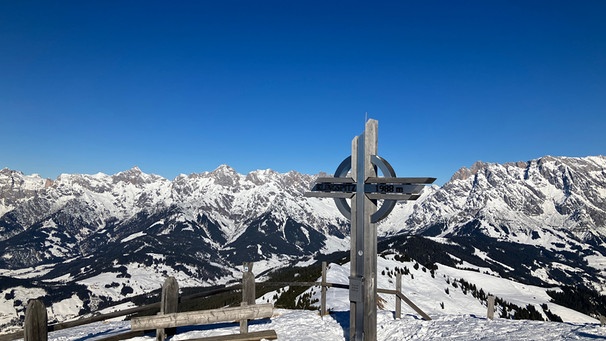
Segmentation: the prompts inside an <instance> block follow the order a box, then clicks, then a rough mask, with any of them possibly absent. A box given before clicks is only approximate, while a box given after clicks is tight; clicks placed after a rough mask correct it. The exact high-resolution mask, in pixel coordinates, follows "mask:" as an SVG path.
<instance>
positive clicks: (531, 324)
mask: <svg viewBox="0 0 606 341" xmlns="http://www.w3.org/2000/svg"><path fill="white" fill-rule="evenodd" d="M431 317H432V320H431V321H424V320H421V319H419V318H418V317H417V316H414V315H406V316H404V317H403V318H401V319H394V318H393V314H392V312H390V311H379V313H378V314H377V340H380V341H384V340H385V341H391V340H394V341H395V340H460V341H467V340H483V339H489V340H495V341H498V340H507V341H509V340H537V341H543V340H544V341H553V340H564V339H566V340H594V339H603V338H605V337H606V328H603V327H600V326H599V324H596V323H556V322H537V321H514V320H505V319H498V318H497V319H495V320H492V321H491V320H488V319H485V318H482V317H478V316H474V315H434V316H431ZM129 328H130V323H129V322H127V321H123V322H99V323H94V324H90V325H86V326H80V327H75V328H70V329H64V330H60V331H57V332H52V333H50V335H49V340H51V341H67V340H83V339H86V340H91V341H92V340H95V339H101V338H104V337H108V336H111V335H115V334H119V333H121V332H126V331H128V330H129ZM239 328H240V327H239V325H238V324H236V323H232V324H227V323H221V324H216V325H207V326H195V327H182V328H178V329H177V335H175V336H174V337H172V338H171V340H175V341H178V340H187V339H192V338H201V337H210V336H218V335H225V334H236V333H238V332H239ZM268 329H273V330H275V331H276V334H277V335H278V340H293V341H317V340H349V312H347V311H337V312H333V313H332V314H330V315H328V316H324V317H321V316H320V315H319V314H318V312H317V311H309V310H284V309H275V310H274V315H273V316H272V317H271V318H270V319H264V320H257V321H251V322H250V323H249V331H251V332H253V331H261V330H268ZM154 339H155V337H154V336H153V335H152V334H149V335H146V336H141V337H134V338H131V339H129V340H131V341H151V340H154Z"/></svg>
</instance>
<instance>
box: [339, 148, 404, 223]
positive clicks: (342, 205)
mask: <svg viewBox="0 0 606 341" xmlns="http://www.w3.org/2000/svg"><path fill="white" fill-rule="evenodd" d="M370 162H371V163H372V164H373V165H374V166H375V167H378V168H379V169H380V170H381V172H383V176H385V177H390V178H395V177H396V172H395V171H394V169H393V167H392V166H391V165H390V164H389V162H387V160H385V159H383V158H382V157H380V156H378V155H371V156H370ZM350 170H351V156H348V157H346V158H345V160H343V161H342V162H341V164H340V165H339V167H337V170H336V171H335V175H334V177H335V178H344V177H346V176H347V173H348V172H349V171H350ZM360 185H362V186H363V185H364V184H357V186H360ZM333 200H334V201H335V204H336V205H337V209H339V212H341V214H342V215H343V216H344V217H345V218H346V219H349V220H351V206H349V204H348V203H347V199H344V198H333ZM394 207H396V200H384V201H383V205H381V208H379V210H377V211H376V212H375V213H373V214H372V215H371V216H370V222H371V223H377V222H379V221H381V220H383V219H385V218H386V217H387V216H388V215H389V213H391V211H392V210H393V209H394Z"/></svg>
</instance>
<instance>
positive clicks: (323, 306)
mask: <svg viewBox="0 0 606 341" xmlns="http://www.w3.org/2000/svg"><path fill="white" fill-rule="evenodd" d="M324 315H326V262H322V295H321V299H320V316H324Z"/></svg>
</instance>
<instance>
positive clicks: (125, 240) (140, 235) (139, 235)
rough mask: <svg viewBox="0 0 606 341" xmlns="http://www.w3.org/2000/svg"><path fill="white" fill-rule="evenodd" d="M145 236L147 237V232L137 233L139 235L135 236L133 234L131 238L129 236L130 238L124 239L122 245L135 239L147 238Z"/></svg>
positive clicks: (135, 234)
mask: <svg viewBox="0 0 606 341" xmlns="http://www.w3.org/2000/svg"><path fill="white" fill-rule="evenodd" d="M145 235H147V233H145V232H143V231H141V232H137V233H133V234H131V235H130V236H128V237H126V238H124V239H122V240H121V241H120V243H126V242H128V241H131V240H133V239H135V238H139V237H142V236H145Z"/></svg>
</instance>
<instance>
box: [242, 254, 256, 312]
mask: <svg viewBox="0 0 606 341" xmlns="http://www.w3.org/2000/svg"><path fill="white" fill-rule="evenodd" d="M253 264H254V263H252V262H246V263H244V272H243V273H242V302H246V303H247V304H248V305H253V304H255V274H253V272H252V268H253Z"/></svg>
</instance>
